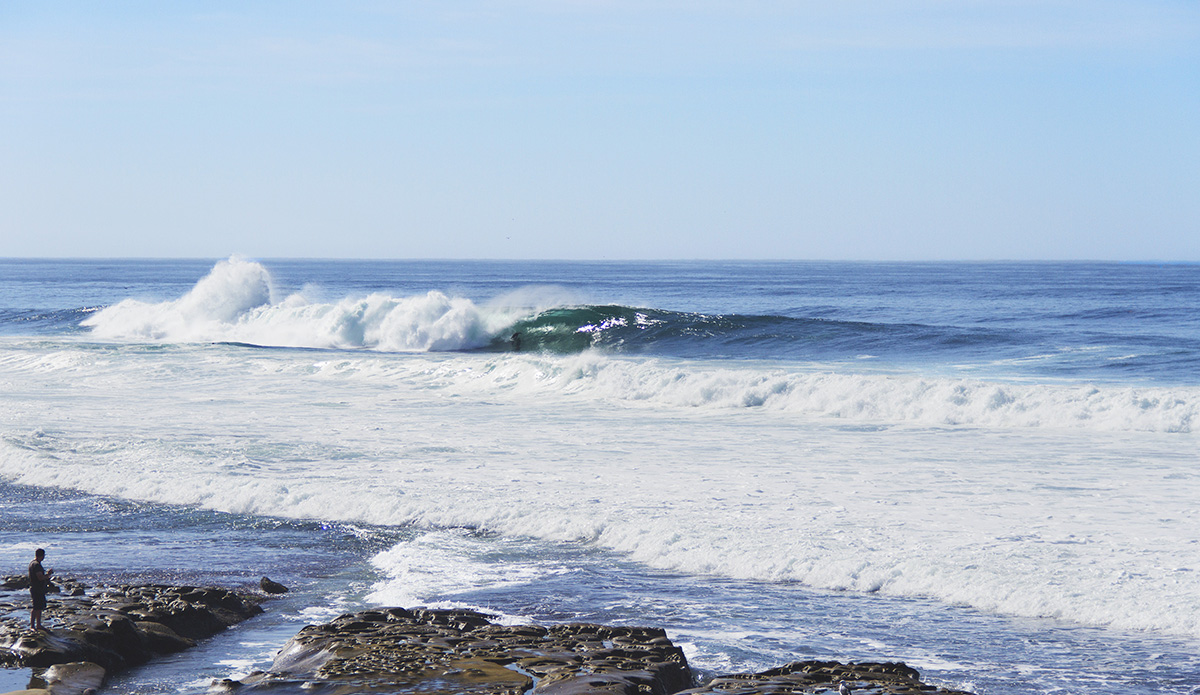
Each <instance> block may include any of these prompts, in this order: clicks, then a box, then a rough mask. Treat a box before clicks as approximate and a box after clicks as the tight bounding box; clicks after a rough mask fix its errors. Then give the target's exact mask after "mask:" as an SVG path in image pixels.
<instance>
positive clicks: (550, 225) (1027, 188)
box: [0, 0, 1200, 261]
mask: <svg viewBox="0 0 1200 695" xmlns="http://www.w3.org/2000/svg"><path fill="white" fill-rule="evenodd" d="M231 253H241V254H245V255H249V256H254V257H387V258H422V257H432V258H572V259H588V258H605V259H616V258H651V259H653V258H779V259H783V258H789V259H880V260H890V259H900V260H906V259H1076V258H1078V259H1124V260H1145V259H1159V260H1192V261H1195V260H1200V2H1197V1H1196V0H1188V1H1183V0H1178V1H1174V2H1159V1H1155V0H1136V1H1134V0H1130V1H1129V2H1110V1H1107V0H1041V1H1029V2H1025V1H1008V2H1003V1H999V0H978V1H970V0H967V1H962V2H949V1H921V0H914V1H910V2H871V1H861V2H858V1H852V0H845V1H840V2H827V1H826V2H808V1H804V2H801V1H797V2H752V1H743V2H734V1H729V2H717V1H704V0H698V1H694V2H657V3H655V2H633V1H629V2H626V1H623V0H613V1H604V0H592V1H575V2H571V1H563V2H538V1H534V0H526V1H523V2H518V1H513V2H499V1H498V2H473V3H472V2H462V3H456V2H445V1H443V2H340V3H332V2H331V3H314V2H295V1H291V0H289V1H287V2H258V3H253V2H159V1H152V2H120V1H113V2H109V1H106V2H62V3H46V2H21V1H12V0H3V1H2V2H0V256H153V257H179V256H196V257H222V256H227V255H229V254H231Z"/></svg>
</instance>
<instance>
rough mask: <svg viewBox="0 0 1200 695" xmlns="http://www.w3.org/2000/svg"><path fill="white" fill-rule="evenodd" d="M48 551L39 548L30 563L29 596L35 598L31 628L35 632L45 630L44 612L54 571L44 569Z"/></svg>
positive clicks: (31, 615)
mask: <svg viewBox="0 0 1200 695" xmlns="http://www.w3.org/2000/svg"><path fill="white" fill-rule="evenodd" d="M44 557H46V551H45V550H43V549H41V548H38V549H37V552H35V553H34V554H33V562H31V563H29V595H30V597H32V598H33V610H31V611H30V612H29V627H31V628H33V629H34V630H45V629H46V628H44V627H42V611H43V610H45V609H46V591H47V590H48V589H49V588H50V575H52V574H54V570H49V571H46V570H44V569H42V558H44Z"/></svg>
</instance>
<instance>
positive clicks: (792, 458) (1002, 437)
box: [0, 257, 1200, 695]
mask: <svg viewBox="0 0 1200 695" xmlns="http://www.w3.org/2000/svg"><path fill="white" fill-rule="evenodd" d="M1198 432H1200V265H1188V264H1109V263H896V264H890V263H819V262H709V261H695V262H550V261H545V262H542V261H539V262H518V261H315V260H270V259H263V260H249V259H242V258H237V257H234V258H230V259H226V260H219V261H218V260H19V259H7V260H0V539H2V540H3V543H2V544H0V560H2V561H3V565H4V566H5V567H8V568H9V569H8V570H7V571H6V572H5V573H8V574H17V573H20V572H23V571H24V568H25V566H26V564H27V563H28V562H29V559H30V558H31V557H32V553H33V549H34V548H36V547H45V548H46V550H47V559H46V562H45V563H44V564H45V565H46V566H47V567H48V568H54V569H55V571H56V573H58V574H60V575H70V576H75V577H77V578H80V579H81V580H83V581H85V582H89V583H104V582H113V581H171V582H180V583H188V584H197V583H216V584H220V585H225V586H250V585H253V584H256V583H257V581H258V579H259V577H261V576H264V575H265V576H270V577H271V578H272V579H275V580H277V581H281V582H283V583H284V584H286V585H288V586H290V587H291V588H292V591H291V592H290V593H289V594H287V595H286V596H285V597H284V598H282V599H278V600H274V601H271V602H270V603H268V604H267V608H268V612H267V614H265V615H264V616H261V617H259V618H255V619H253V620H251V621H249V622H248V623H245V624H243V625H241V626H239V627H237V628H235V629H233V630H230V631H228V632H226V633H223V634H222V635H220V636H218V637H217V638H215V639H213V640H210V641H208V642H206V643H205V644H203V645H202V646H201V647H198V648H197V649H194V650H191V651H188V652H185V653H183V654H179V655H175V656H172V657H170V658H168V659H164V660H163V661H161V662H159V663H156V664H153V665H150V666H146V667H142V668H138V669H135V670H133V671H130V672H128V673H125V674H123V675H121V676H119V677H118V678H117V679H116V680H115V681H114V682H113V684H112V686H111V690H112V692H121V693H134V694H149V693H176V692H179V693H203V692H205V691H206V689H207V686H208V683H209V682H210V681H211V680H212V679H214V678H218V679H219V678H227V677H233V678H236V677H239V676H241V675H245V674H246V673H248V672H249V671H251V670H253V669H256V668H265V667H266V666H267V665H268V664H269V663H270V661H271V657H272V655H273V653H274V651H275V650H277V649H278V648H279V647H280V646H282V644H283V643H284V642H285V641H286V640H287V639H288V637H290V636H291V635H292V634H293V633H294V632H295V631H296V630H298V629H299V628H300V627H301V626H303V625H304V624H307V623H310V622H319V621H324V620H327V619H330V618H332V617H334V616H336V615H338V614H340V613H343V612H348V611H352V610H357V609H361V608H365V607H369V606H377V605H402V606H414V605H427V606H453V607H470V608H476V609H481V610H484V611H489V612H492V613H494V614H495V615H497V616H499V619H500V620H502V621H505V622H514V623H520V622H528V621H539V622H562V621H599V622H608V623H617V624H640V625H656V626H662V627H664V628H665V629H666V630H667V632H668V634H669V636H670V637H671V638H672V640H674V641H675V642H676V643H677V644H679V645H680V646H682V647H683V648H684V650H685V652H686V654H687V656H688V658H689V660H690V662H691V664H692V666H693V667H694V669H695V670H696V671H697V672H698V673H699V674H700V675H701V676H703V675H705V674H716V673H726V672H733V671H754V670H762V669H765V668H769V667H772V666H777V665H780V664H783V663H786V662H787V661H791V660H798V659H839V660H844V661H845V660H902V661H904V662H906V663H908V664H909V665H911V666H913V667H915V668H917V669H918V670H920V671H921V672H922V676H923V677H924V678H925V679H926V680H927V681H928V682H932V683H936V684H940V685H944V686H948V687H955V688H962V689H966V690H971V691H973V692H976V693H979V695H996V694H1005V695H1007V694H1018V693H1020V694H1026V693H1100V694H1106V693H1112V694H1116V693H1122V694H1124V693H1200V535H1198V533H1197V529H1198V528H1200V525H1198V523H1197V522H1198V521H1200V507H1198V505H1197V501H1200V446H1198V444H1200V440H1198V435H1197V433H1198ZM49 619H50V620H49V621H50V623H51V624H52V623H53V612H52V611H51V613H50V614H49ZM27 675H28V674H27V673H26V674H21V673H19V672H10V673H8V674H6V677H8V678H9V679H10V680H12V679H15V680H18V681H19V680H20V679H21V678H23V677H27ZM4 685H8V683H6V682H4V681H3V680H2V679H0V690H3V686H4ZM19 685H23V684H21V683H16V684H15V686H14V687H16V686H19Z"/></svg>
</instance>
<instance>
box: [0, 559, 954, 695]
mask: <svg viewBox="0 0 1200 695" xmlns="http://www.w3.org/2000/svg"><path fill="white" fill-rule="evenodd" d="M13 579H18V578H13ZM268 582H269V580H267V579H266V578H264V581H263V583H262V589H263V591H262V593H260V592H257V591H255V592H247V591H241V592H238V591H231V590H228V589H220V588H213V587H190V586H163V585H139V586H130V585H126V586H118V587H106V588H102V589H98V590H95V591H92V592H90V593H89V592H88V591H87V590H86V589H85V587H82V586H81V585H78V584H75V585H72V584H71V583H70V582H62V585H63V587H64V594H66V595H64V596H63V597H62V598H60V599H59V600H58V601H56V602H55V604H54V606H53V616H54V620H55V627H54V628H53V629H52V630H50V631H46V632H33V631H32V630H30V629H28V627H26V626H25V624H24V622H22V621H21V620H18V619H16V618H15V617H14V616H15V615H17V614H19V611H20V609H21V608H23V607H25V608H27V601H26V603H25V606H22V605H20V603H19V602H14V601H12V600H9V601H7V602H0V604H4V605H5V607H6V608H8V611H7V614H8V617H5V618H3V619H0V661H2V662H3V665H4V666H7V667H9V668H17V667H20V668H28V667H32V668H34V669H35V671H34V679H33V682H32V683H31V688H32V689H31V690H24V691H15V692H18V693H24V694H28V695H34V694H35V693H36V694H38V695H84V694H85V693H92V692H96V690H98V689H100V688H101V687H102V683H103V681H104V678H105V677H106V675H107V674H109V673H112V672H115V671H119V670H121V669H124V668H128V667H130V666H134V665H138V664H143V663H146V662H148V661H150V660H151V659H153V658H154V657H155V656H156V655H160V654H169V653H173V652H177V651H180V650H183V649H187V648H188V647H190V646H193V645H194V644H195V643H196V640H200V639H204V638H206V637H209V636H211V635H214V634H216V633H217V632H220V631H222V630H225V629H226V628H228V627H230V626H232V625H235V624H236V623H238V622H241V621H242V620H246V619H247V618H250V617H253V616H254V615H257V614H259V613H261V612H262V608H261V606H260V605H259V604H260V603H261V602H262V601H263V600H264V599H266V598H267V596H268V594H269V593H278V592H279V591H280V590H281V589H282V590H286V589H284V588H283V587H281V586H280V585H278V584H275V583H274V582H270V583H269V584H268ZM4 588H10V589H11V587H9V586H8V585H7V584H6V585H5V587H4ZM494 617H495V616H490V615H487V614H484V613H479V612H475V611H469V610H429V609H423V608H414V609H405V608H387V609H378V610H367V611H361V612H357V613H351V614H347V615H343V616H341V617H339V618H337V619H336V620H333V621H331V622H329V623H325V624H322V625H309V626H308V627H305V628H304V629H302V630H300V632H299V633H297V634H296V636H295V637H293V638H292V639H291V640H290V641H289V642H288V643H287V644H286V645H284V646H283V647H282V648H281V649H280V650H279V652H278V654H277V655H276V657H275V660H274V662H273V663H272V664H271V666H270V668H268V669H267V670H266V671H260V672H255V673H252V674H250V675H249V676H247V677H245V678H243V679H241V680H229V679H226V680H222V681H218V682H214V683H213V684H212V687H211V689H210V692H213V693H235V692H236V693H266V694H271V695H288V694H292V693H295V694H297V695H298V694H300V693H304V694H305V695H351V694H353V693H420V694H421V695H452V694H479V695H700V694H709V693H711V694H714V695H716V694H720V695H781V694H786V693H794V694H797V695H799V694H802V693H814V694H815V693H829V692H839V688H840V689H841V691H842V692H846V691H850V692H860V693H878V694H880V695H911V694H915V693H927V694H932V695H968V694H966V693H963V692H962V691H955V690H944V689H940V688H937V687H935V686H932V685H928V684H925V683H923V682H922V681H921V680H920V676H919V674H918V673H917V671H916V670H914V669H912V668H909V667H908V666H905V665H904V664H900V663H839V662H831V661H802V662H793V663H790V664H787V665H785V666H781V667H778V668H774V669H770V670H768V671H763V672H761V673H755V674H730V675H722V676H717V677H715V678H712V679H710V680H708V681H707V682H705V683H703V684H698V683H696V682H695V678H694V676H693V674H692V671H691V669H690V668H689V666H688V663H687V658H686V657H685V656H684V653H683V650H682V649H680V648H679V647H677V646H675V645H674V644H673V643H672V642H671V640H670V639H669V638H668V636H667V634H666V632H665V631H664V630H662V629H661V628H655V627H627V626H610V625H596V624H588V623H569V624H561V625H500V624H497V623H494V622H492V619H493V618H494ZM43 669H44V670H43ZM9 695H13V694H12V693H10V694H9Z"/></svg>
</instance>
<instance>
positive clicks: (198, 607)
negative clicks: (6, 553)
mask: <svg viewBox="0 0 1200 695" xmlns="http://www.w3.org/2000/svg"><path fill="white" fill-rule="evenodd" d="M77 586H81V585H77ZM261 599H262V597H261V596H257V595H255V594H244V593H237V592H234V591H230V590H227V589H219V588H212V587H193V586H165V585H138V586H116V587H107V588H102V589H99V590H97V591H95V592H93V594H92V595H89V594H88V592H86V591H83V590H80V591H78V592H74V591H72V592H69V593H68V592H65V591H64V592H61V595H60V597H59V598H57V599H56V600H54V601H53V602H51V604H50V607H49V608H48V609H47V611H46V614H45V621H46V623H47V625H48V627H49V628H50V629H49V630H46V631H41V632H35V631H33V630H30V629H29V627H28V620H29V618H28V610H29V601H28V596H27V595H26V596H23V597H21V598H20V599H19V600H17V601H13V600H4V601H0V608H3V609H6V610H4V611H3V612H5V613H7V614H8V615H7V617H4V618H0V666H4V667H7V668H33V669H47V671H46V672H45V674H46V675H43V677H42V678H43V680H46V682H47V685H48V687H47V688H45V689H44V691H47V692H54V693H67V692H86V690H87V687H80V688H75V687H73V686H71V685H69V684H70V683H72V682H84V681H87V682H91V681H94V680H96V677H95V675H96V668H99V669H102V670H101V671H100V676H99V679H100V680H101V681H102V680H103V678H104V675H105V674H106V673H112V672H114V671H119V670H122V669H124V668H128V667H130V666H136V665H139V664H143V663H146V662H147V661H149V660H150V659H152V658H153V657H154V656H156V655H159V654H171V653H174V652H178V651H182V650H184V649H187V648H188V647H191V646H194V645H195V644H196V640H199V639H204V638H206V637H210V636H212V635H214V634H216V633H218V632H221V631H222V630H225V629H226V628H228V627H229V626H231V625H234V624H236V623H239V622H241V621H243V620H245V619H247V618H249V617H252V616H254V615H257V614H259V613H262V608H261V607H259V605H258V604H259V601H260V600H261ZM89 665H90V666H89ZM93 666H94V668H93ZM50 667H57V668H54V669H51V668H50ZM82 673H88V674H89V676H88V677H87V678H86V679H81V678H80V674H82ZM67 674H70V677H67ZM51 679H55V680H51ZM54 683H58V684H59V687H49V686H51V685H53V684H54ZM93 687H94V686H93ZM19 692H26V691H19ZM33 692H42V691H39V690H34V691H33Z"/></svg>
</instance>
